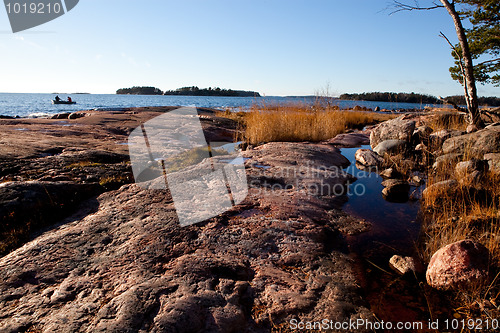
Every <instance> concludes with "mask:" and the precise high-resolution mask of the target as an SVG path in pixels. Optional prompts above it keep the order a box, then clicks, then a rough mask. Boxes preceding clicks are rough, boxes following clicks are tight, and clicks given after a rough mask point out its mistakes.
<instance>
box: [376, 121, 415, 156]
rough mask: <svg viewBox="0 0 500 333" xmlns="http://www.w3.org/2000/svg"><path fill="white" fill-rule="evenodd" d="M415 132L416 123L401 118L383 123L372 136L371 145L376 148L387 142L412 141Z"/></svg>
mask: <svg viewBox="0 0 500 333" xmlns="http://www.w3.org/2000/svg"><path fill="white" fill-rule="evenodd" d="M414 130H415V121H414V120H408V119H406V118H405V116H401V117H398V118H395V119H392V120H388V121H386V122H383V123H381V124H380V125H378V126H377V127H376V128H374V129H373V130H372V132H371V134H370V145H371V146H372V148H375V147H376V146H377V145H378V144H379V143H380V142H382V141H385V140H403V141H408V142H409V141H410V140H411V136H412V135H413V131H414Z"/></svg>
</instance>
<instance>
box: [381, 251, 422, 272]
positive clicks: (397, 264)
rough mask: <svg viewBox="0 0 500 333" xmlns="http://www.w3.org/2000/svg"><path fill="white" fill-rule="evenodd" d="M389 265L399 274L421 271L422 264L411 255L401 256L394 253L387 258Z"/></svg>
mask: <svg viewBox="0 0 500 333" xmlns="http://www.w3.org/2000/svg"><path fill="white" fill-rule="evenodd" d="M389 266H391V268H392V269H393V270H394V271H396V272H397V273H399V274H401V275H405V274H409V273H412V272H414V273H422V272H423V267H422V265H421V264H420V263H419V262H418V261H417V260H415V258H413V257H402V256H399V255H394V256H392V257H391V259H390V260H389Z"/></svg>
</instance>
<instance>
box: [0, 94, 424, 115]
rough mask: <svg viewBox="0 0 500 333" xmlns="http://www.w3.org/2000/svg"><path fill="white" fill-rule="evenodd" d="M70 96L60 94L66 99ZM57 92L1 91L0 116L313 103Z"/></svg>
mask: <svg viewBox="0 0 500 333" xmlns="http://www.w3.org/2000/svg"><path fill="white" fill-rule="evenodd" d="M67 96H68V95H65V94H60V95H59V97H61V98H62V99H66V98H67ZM54 97H55V95H54V94H10V93H0V115H5V116H14V117H15V116H20V117H40V116H45V115H50V114H55V113H60V112H72V111H81V110H95V109H97V110H100V109H102V110H107V109H120V108H126V107H138V106H196V107H207V108H217V109H226V108H238V107H241V108H243V109H246V108H249V107H250V106H252V105H253V104H259V103H266V104H273V103H288V102H297V101H301V102H306V103H312V102H313V101H314V98H308V97H305V98H304V97H257V98H254V97H206V96H146V95H111V94H110V95H101V94H74V95H71V98H72V99H73V100H74V101H76V102H77V104H74V105H53V104H52V102H51V100H52V99H53V98H54ZM333 103H334V104H337V105H339V107H340V108H349V107H354V106H356V105H359V106H365V107H369V108H372V109H374V108H375V107H377V106H378V107H380V108H381V109H388V110H399V109H421V108H424V107H425V106H426V104H413V103H386V102H368V101H343V100H334V101H333Z"/></svg>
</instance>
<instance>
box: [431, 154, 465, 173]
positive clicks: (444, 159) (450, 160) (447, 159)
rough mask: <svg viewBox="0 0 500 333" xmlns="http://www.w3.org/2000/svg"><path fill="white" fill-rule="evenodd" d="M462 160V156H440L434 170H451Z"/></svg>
mask: <svg viewBox="0 0 500 333" xmlns="http://www.w3.org/2000/svg"><path fill="white" fill-rule="evenodd" d="M461 159H462V154H458V153H451V154H444V155H441V156H438V157H437V158H436V161H435V162H434V164H433V165H432V167H433V168H434V169H444V168H448V167H449V168H451V167H453V166H454V165H455V164H456V163H458V162H459V161H460V160H461Z"/></svg>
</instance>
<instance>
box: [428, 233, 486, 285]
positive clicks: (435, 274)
mask: <svg viewBox="0 0 500 333" xmlns="http://www.w3.org/2000/svg"><path fill="white" fill-rule="evenodd" d="M488 257H489V253H488V250H487V249H486V248H485V247H484V246H483V245H481V244H479V243H476V242H474V241H472V240H469V239H468V240H462V241H459V242H456V243H453V244H449V245H447V246H445V247H443V248H441V249H439V250H438V251H437V252H436V253H434V255H433V256H432V258H431V261H430V263H429V266H428V267H427V272H426V279H427V283H428V284H429V285H430V286H431V287H433V288H436V289H442V290H450V289H457V288H459V287H466V286H470V285H474V284H476V283H480V282H483V281H485V280H486V279H487V277H488Z"/></svg>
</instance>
